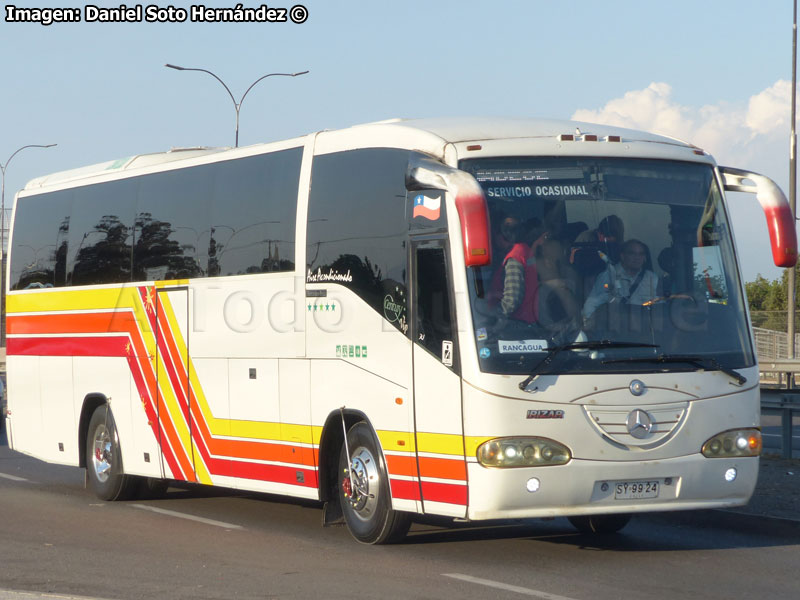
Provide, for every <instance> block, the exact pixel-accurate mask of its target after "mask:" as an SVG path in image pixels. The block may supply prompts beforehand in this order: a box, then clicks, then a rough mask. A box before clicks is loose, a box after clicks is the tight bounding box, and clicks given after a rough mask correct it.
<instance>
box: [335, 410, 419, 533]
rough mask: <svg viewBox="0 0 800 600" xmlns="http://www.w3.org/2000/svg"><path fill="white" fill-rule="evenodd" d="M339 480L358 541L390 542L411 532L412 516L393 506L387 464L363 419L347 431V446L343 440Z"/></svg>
mask: <svg viewBox="0 0 800 600" xmlns="http://www.w3.org/2000/svg"><path fill="white" fill-rule="evenodd" d="M347 447H349V449H350V456H349V457H348V456H347ZM338 483H339V502H340V503H341V506H342V512H343V513H344V518H345V521H346V522H347V528H348V529H349V530H350V533H351V534H352V535H353V537H354V538H356V539H357V540H358V541H359V542H362V543H364V544H390V543H393V542H397V541H399V540H401V539H402V538H403V537H404V536H405V534H406V533H407V532H408V528H409V527H410V526H411V517H410V515H409V514H408V513H404V512H399V511H396V510H393V509H392V508H391V502H392V500H391V497H390V495H389V479H388V476H387V474H386V468H385V466H384V465H383V461H382V460H381V458H380V451H379V450H378V445H377V443H376V442H375V438H374V436H373V435H372V430H371V429H370V428H369V426H368V425H367V424H366V423H364V422H361V423H356V424H355V425H353V426H352V427H351V428H350V430H349V431H348V432H347V446H345V444H342V450H341V452H340V453H339V478H338Z"/></svg>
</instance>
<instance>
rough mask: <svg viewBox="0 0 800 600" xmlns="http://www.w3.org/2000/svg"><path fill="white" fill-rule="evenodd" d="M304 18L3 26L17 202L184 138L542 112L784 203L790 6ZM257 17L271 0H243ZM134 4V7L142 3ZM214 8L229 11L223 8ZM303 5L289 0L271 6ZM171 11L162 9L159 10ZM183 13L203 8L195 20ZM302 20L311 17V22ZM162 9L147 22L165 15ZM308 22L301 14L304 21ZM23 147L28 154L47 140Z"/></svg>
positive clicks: (317, 12) (310, 7)
mask: <svg viewBox="0 0 800 600" xmlns="http://www.w3.org/2000/svg"><path fill="white" fill-rule="evenodd" d="M298 1H299V2H302V6H304V7H305V8H306V14H307V18H306V20H305V21H304V22H302V23H294V22H292V21H291V20H289V21H287V22H272V23H208V22H206V23H202V22H197V21H192V19H191V16H190V15H187V18H186V20H185V21H183V22H173V23H169V22H147V21H145V19H144V17H145V15H147V14H148V12H147V7H152V8H151V9H150V10H151V11H152V13H155V12H156V11H155V9H156V8H161V9H166V8H168V7H169V6H170V5H171V6H173V7H176V8H187V9H188V7H189V6H190V5H191V3H182V2H172V3H171V4H170V3H169V2H168V1H161V2H152V3H147V2H145V3H144V4H142V5H140V6H142V14H143V19H142V21H138V22H137V21H134V22H127V23H107V22H93V23H90V22H86V21H85V19H84V17H85V16H86V8H85V7H87V6H99V7H114V8H118V7H119V6H120V4H121V2H100V1H97V0H95V3H94V4H91V2H84V1H83V0H74V1H71V2H54V3H48V4H44V3H42V4H39V3H36V2H27V1H25V0H20V1H19V2H13V3H12V4H13V5H14V6H16V7H21V8H52V7H64V8H72V9H79V12H80V15H81V22H80V23H53V24H51V25H48V26H44V25H40V24H38V23H20V22H9V21H8V16H9V14H8V8H7V7H8V6H9V3H4V4H3V14H2V15H0V164H2V165H7V169H6V177H5V184H6V196H5V200H6V205H7V207H10V205H11V203H12V201H13V196H14V194H15V193H16V191H17V190H19V189H21V188H22V187H23V186H24V185H25V183H26V182H27V181H28V180H30V179H32V178H33V177H37V176H40V175H45V174H48V173H52V172H56V171H62V170H66V169H72V168H75V167H80V166H84V165H90V164H93V163H99V162H103V161H107V160H112V159H118V158H124V157H127V156H131V155H135V154H142V153H148V152H158V151H163V150H168V149H170V148H174V147H191V146H230V145H233V143H234V130H235V110H234V103H233V101H232V100H231V97H230V96H229V95H228V93H227V92H226V91H225V89H224V88H223V87H222V85H220V84H219V83H218V82H217V81H214V79H213V78H212V77H211V76H209V75H207V74H205V73H198V72H187V71H183V72H181V71H175V70H172V69H168V68H165V67H164V64H166V63H172V64H176V65H180V66H184V67H194V68H203V69H207V70H210V71H212V72H214V73H215V74H216V75H218V76H219V77H220V78H221V79H222V80H223V81H224V82H225V83H226V84H227V86H228V87H229V88H230V89H231V91H232V92H233V95H234V96H235V98H236V99H237V101H238V100H239V98H241V96H242V94H244V92H245V91H246V90H247V88H248V87H249V86H250V84H251V83H253V82H254V81H255V80H257V79H258V78H259V77H261V76H262V75H264V74H267V73H274V72H280V73H292V72H298V71H305V70H308V71H310V72H309V73H308V74H307V75H302V76H299V77H295V78H289V77H271V78H268V79H266V80H264V81H261V82H260V83H258V84H257V85H256V86H255V87H254V88H253V89H252V90H251V91H250V92H249V93H248V95H247V97H246V99H245V101H244V102H243V104H242V107H241V111H240V134H239V135H240V137H239V143H240V146H246V145H249V144H255V143H260V142H269V141H274V140H280V139H285V138H288V137H294V136H299V135H303V134H306V133H310V132H313V131H318V130H321V129H337V128H341V127H348V126H350V125H355V124H359V123H366V122H370V121H377V120H382V119H387V118H393V117H407V118H417V117H441V116H462V115H469V116H475V115H485V116H513V117H546V118H563V119H572V118H574V119H577V120H583V121H589V122H595V123H608V124H613V125H622V126H626V127H632V128H635V129H644V130H647V131H652V132H655V133H661V134H666V135H671V136H675V137H679V138H681V139H684V140H687V141H690V142H692V143H694V144H696V145H698V146H700V147H702V148H704V149H705V150H706V151H708V152H709V153H711V154H712V155H713V156H714V157H715V158H716V160H717V162H718V163H719V164H721V165H726V166H733V167H739V168H744V169H749V170H753V171H756V172H760V173H763V174H765V175H768V176H769V177H772V178H773V179H775V181H776V182H777V183H778V184H779V185H780V186H781V187H782V188H783V189H784V191H785V192H786V193H787V195H788V181H789V147H790V114H791V112H790V100H791V77H792V75H791V69H792V55H791V52H792V1H791V0H766V1H765V2H760V3H755V2H753V1H752V0H703V1H702V2H698V1H697V0H670V2H659V3H656V2H643V1H642V0H602V1H595V0H558V1H556V0H525V1H517V0H495V1H494V2H491V3H489V2H486V1H485V0H484V1H476V0H458V1H456V0H402V1H401V0H392V1H388V0H372V1H367V0H298ZM242 4H243V5H244V6H245V7H259V6H261V4H260V3H259V2H251V1H245V2H243V3H242ZM126 6H127V7H128V8H132V7H136V6H137V5H136V4H135V3H134V2H133V1H131V2H128V3H127V4H126ZM201 6H203V7H205V8H233V7H235V6H236V2H233V1H231V0H208V1H207V2H206V3H204V4H202V5H201ZM294 6H296V4H295V3H294V0H276V3H275V4H269V7H271V8H284V9H287V14H288V13H289V12H290V11H291V9H292V7H294ZM162 12H164V13H165V12H166V10H164V11H162ZM187 12H188V11H187ZM300 12H302V11H300ZM152 13H151V14H152ZM293 14H299V13H298V12H295V13H293ZM52 143H55V144H57V146H55V147H53V148H47V149H40V148H28V149H26V150H23V151H22V152H20V153H19V154H17V155H16V156H15V157H14V158H13V160H12V161H11V162H10V163H7V159H8V158H9V157H10V156H11V154H12V153H13V152H14V151H15V150H16V149H17V148H19V147H21V146H24V145H27V144H42V145H44V144H52ZM729 199H730V201H731V218H732V221H733V228H734V235H735V236H736V239H737V243H738V246H739V256H740V261H741V264H742V268H743V272H744V277H745V280H747V281H750V280H753V279H754V278H755V277H756V275H757V274H762V275H763V276H765V277H767V278H768V279H774V278H776V277H779V276H780V273H781V271H780V269H778V268H776V267H775V266H774V265H773V264H772V259H771V253H770V250H769V241H768V236H767V229H766V222H765V219H764V217H763V213H762V212H761V209H760V207H759V205H758V202H757V201H756V199H755V196H753V195H748V194H730V195H729Z"/></svg>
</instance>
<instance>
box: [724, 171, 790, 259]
mask: <svg viewBox="0 0 800 600" xmlns="http://www.w3.org/2000/svg"><path fill="white" fill-rule="evenodd" d="M719 172H720V173H721V174H722V179H723V184H724V186H725V189H726V190H727V191H731V192H747V193H749V194H755V195H756V198H757V199H758V201H759V203H760V204H761V208H762V209H763V210H764V215H766V217H767V228H768V229H769V241H770V244H771V246H772V260H773V261H774V262H775V264H776V265H777V266H779V267H785V268H790V267H793V266H794V265H795V263H796V262H797V230H796V228H795V219H794V215H793V214H792V210H791V208H790V207H789V202H788V201H787V200H786V196H784V195H783V192H782V191H781V188H779V187H778V185H777V184H776V183H775V182H774V181H772V179H770V178H769V177H766V176H764V175H759V174H758V173H752V172H750V171H743V170H741V169H734V168H731V167H720V168H719Z"/></svg>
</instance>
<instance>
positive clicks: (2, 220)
mask: <svg viewBox="0 0 800 600" xmlns="http://www.w3.org/2000/svg"><path fill="white" fill-rule="evenodd" d="M55 145H56V144H46V145H42V144H28V145H27V146H22V147H21V148H17V149H16V150H15V151H14V153H13V154H12V155H11V156H9V157H8V160H7V161H6V164H0V173H1V174H2V183H0V271H2V273H0V317H2V323H0V345H1V346H5V345H6V326H5V321H6V282H5V277H6V269H5V264H6V247H5V246H6V169H7V168H8V164H9V163H10V162H11V159H12V158H14V157H15V156H16V155H17V154H19V153H20V152H22V151H23V150H25V148H52V147H53V146H55Z"/></svg>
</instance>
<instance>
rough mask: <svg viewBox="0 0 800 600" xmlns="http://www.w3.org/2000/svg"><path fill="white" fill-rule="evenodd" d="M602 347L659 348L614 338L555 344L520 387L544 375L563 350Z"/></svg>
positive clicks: (523, 388)
mask: <svg viewBox="0 0 800 600" xmlns="http://www.w3.org/2000/svg"><path fill="white" fill-rule="evenodd" d="M601 348H658V346H657V345H656V344H641V343H639V342H615V341H613V340H594V341H587V342H570V343H569V344H562V345H561V346H555V347H554V348H551V349H550V350H548V351H547V356H545V357H544V358H543V359H542V360H540V361H539V362H538V363H536V366H534V367H533V369H531V372H530V375H528V377H526V378H525V379H523V380H522V381H520V382H519V389H521V390H523V391H524V390H525V388H526V387H528V385H529V384H530V382H531V381H533V380H534V379H536V378H537V377H538V376H539V375H542V374H543V372H544V370H545V368H547V366H548V365H549V364H550V363H551V362H553V359H554V358H555V357H556V356H557V355H558V354H560V353H561V352H566V351H568V350H599V349H601Z"/></svg>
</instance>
